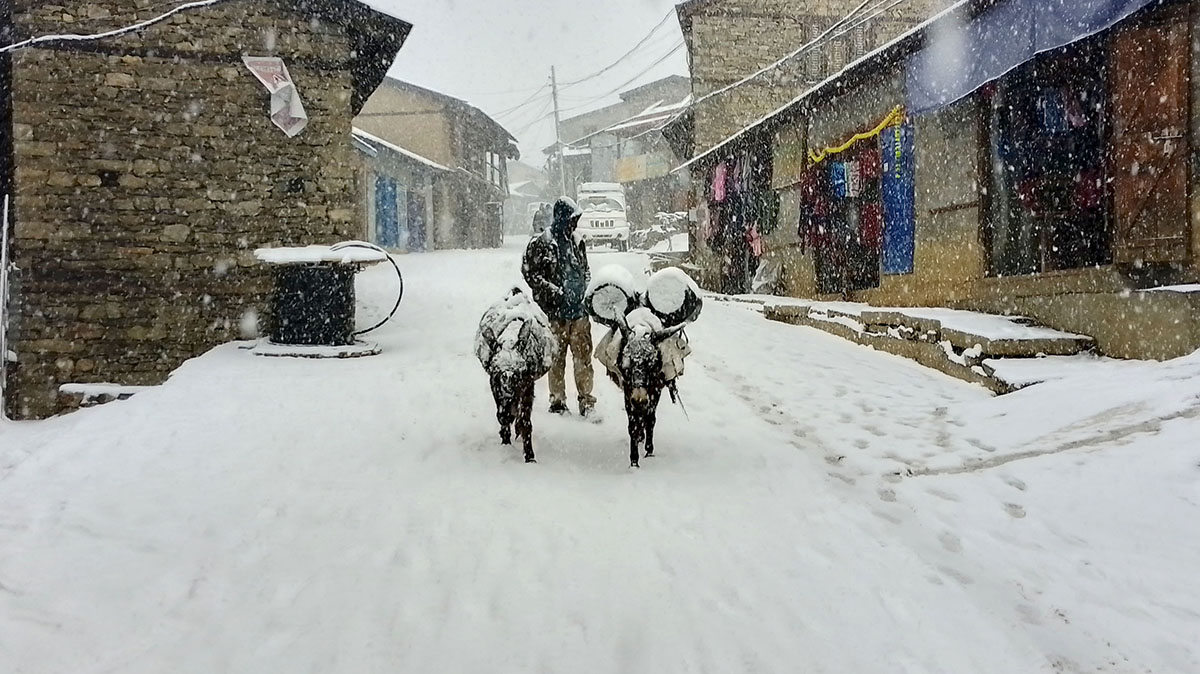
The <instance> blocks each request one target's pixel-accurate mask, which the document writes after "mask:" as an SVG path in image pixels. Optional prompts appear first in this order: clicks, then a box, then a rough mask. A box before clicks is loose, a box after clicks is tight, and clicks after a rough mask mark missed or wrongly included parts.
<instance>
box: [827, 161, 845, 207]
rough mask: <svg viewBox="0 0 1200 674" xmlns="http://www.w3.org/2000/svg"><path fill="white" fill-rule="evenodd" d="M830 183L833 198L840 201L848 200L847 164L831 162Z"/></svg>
mask: <svg viewBox="0 0 1200 674" xmlns="http://www.w3.org/2000/svg"><path fill="white" fill-rule="evenodd" d="M829 183H830V186H831V187H832V188H833V196H834V197H836V198H838V199H845V198H846V188H847V185H846V163H845V162H840V161H831V162H829Z"/></svg>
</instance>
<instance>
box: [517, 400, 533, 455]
mask: <svg viewBox="0 0 1200 674" xmlns="http://www.w3.org/2000/svg"><path fill="white" fill-rule="evenodd" d="M517 405H518V406H519V408H520V411H519V413H518V414H517V435H519V436H521V438H522V441H523V442H522V444H523V446H524V448H525V463H535V462H536V459H534V458H533V382H529V383H528V384H527V385H526V386H525V389H524V390H523V391H522V392H521V396H520V399H519V400H518V401H517Z"/></svg>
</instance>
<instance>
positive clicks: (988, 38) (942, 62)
mask: <svg viewBox="0 0 1200 674" xmlns="http://www.w3.org/2000/svg"><path fill="white" fill-rule="evenodd" d="M1157 1H1158V0H1000V2H998V3H997V4H996V5H994V6H992V7H991V8H989V9H988V10H986V11H984V12H983V13H981V14H980V15H979V16H977V17H975V18H974V19H971V20H970V21H969V22H966V23H963V22H962V21H961V20H958V19H957V18H956V17H955V16H954V15H951V16H947V17H945V18H944V19H942V20H941V21H938V22H937V23H935V24H934V25H933V26H931V27H930V29H929V31H930V32H929V36H930V37H929V40H928V42H927V46H926V47H925V48H924V49H922V50H921V51H919V52H917V53H916V54H914V55H913V56H912V57H911V58H910V59H909V61H908V67H907V74H906V78H907V85H908V86H907V104H908V111H909V112H910V113H913V114H920V113H923V112H930V111H933V110H937V109H938V108H942V107H944V106H947V105H950V104H951V103H954V102H955V101H958V100H960V99H962V98H963V97H965V96H967V95H968V94H970V93H971V92H973V91H975V90H976V89H978V88H979V87H982V86H983V85H985V84H987V83H988V82H991V81H993V80H995V79H997V78H999V77H1001V76H1002V75H1004V74H1006V73H1008V72H1009V71H1011V70H1013V69H1014V68H1016V67H1017V66H1019V65H1021V64H1022V63H1025V62H1027V61H1029V60H1031V59H1033V57H1034V56H1036V55H1038V54H1040V53H1042V52H1047V51H1050V50H1053V49H1058V48H1059V47H1063V46H1066V45H1068V44H1071V43H1072V42H1077V41H1079V40H1082V39H1083V38H1085V37H1088V36H1091V35H1095V34H1096V33H1099V32H1101V31H1103V30H1106V29H1108V28H1111V27H1112V26H1114V25H1116V24H1117V23H1119V22H1120V21H1122V20H1124V19H1126V18H1128V17H1129V16H1130V15H1131V14H1133V13H1134V12H1136V11H1138V10H1139V9H1141V8H1143V7H1145V6H1147V5H1150V4H1152V3H1154V2H1157Z"/></svg>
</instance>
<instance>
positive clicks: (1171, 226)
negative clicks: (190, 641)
mask: <svg viewBox="0 0 1200 674" xmlns="http://www.w3.org/2000/svg"><path fill="white" fill-rule="evenodd" d="M125 4H127V3H124V4H123V3H120V2H118V1H117V0H90V1H89V2H87V3H86V4H84V5H83V6H82V9H80V10H78V11H72V10H66V9H64V8H63V7H61V6H58V5H47V4H45V3H36V2H30V1H27V0H18V1H17V2H14V3H5V5H4V7H3V8H2V9H0V12H2V13H0V22H2V23H0V34H3V35H4V36H5V38H4V39H5V41H6V43H7V42H11V41H15V40H19V39H22V38H26V37H30V36H36V35H45V34H54V33H55V31H57V30H60V29H61V27H62V26H63V25H65V24H73V23H76V22H79V23H80V25H83V24H86V26H87V28H88V30H92V31H102V30H105V29H107V28H115V27H117V26H119V25H124V23H123V22H124V21H127V20H128V19H129V18H130V16H131V11H132V12H133V13H134V14H135V15H136V17H135V18H136V19H138V20H144V19H149V18H152V17H154V16H156V11H155V10H153V9H145V8H143V9H139V10H136V11H134V10H130V9H128V8H127V7H125ZM142 4H143V5H144V4H145V3H142ZM858 4H859V3H858V2H857V0H780V1H778V2H771V3H763V2H759V1H757V0H687V1H686V2H682V3H681V4H679V5H678V7H677V14H678V21H679V25H680V28H681V31H682V34H683V38H684V42H685V44H686V46H687V52H688V62H689V67H690V78H688V77H682V76H673V77H668V78H665V79H662V80H658V81H655V82H652V83H649V84H646V85H643V86H640V87H637V88H635V89H631V90H628V91H625V92H623V93H622V94H621V95H620V98H621V102H620V103H618V104H614V105H611V106H606V107H604V108H601V109H599V110H594V111H591V112H588V113H584V114H577V115H575V116H573V117H570V118H567V119H565V120H564V121H563V123H562V125H561V127H560V129H559V136H560V138H561V141H562V143H563V144H564V145H563V147H562V152H561V154H560V153H558V152H557V151H555V152H551V154H552V155H554V156H555V157H557V156H561V157H562V160H563V165H562V166H561V167H560V166H559V165H557V164H556V163H554V160H553V159H552V162H551V164H550V165H549V166H548V169H549V170H548V171H547V172H546V173H545V174H544V180H545V182H546V183H548V185H549V186H548V187H547V188H545V189H546V190H547V191H548V192H551V193H557V192H558V191H559V187H558V184H559V182H560V181H562V180H563V177H564V176H565V178H566V180H565V182H566V191H567V193H568V194H570V193H572V192H573V190H574V188H575V186H576V185H577V184H578V183H580V182H586V181H591V180H597V181H606V182H607V181H612V182H620V183H622V185H624V187H625V189H626V192H627V195H628V201H629V209H630V214H631V220H633V221H635V222H642V223H643V224H644V223H645V222H646V221H648V219H649V218H652V217H653V216H654V214H655V213H656V212H658V211H683V210H687V211H689V212H690V214H691V223H690V228H689V238H690V246H689V250H690V252H689V253H688V255H689V258H688V259H687V260H686V262H682V264H684V265H685V266H686V268H687V269H688V270H689V271H690V272H691V273H693V274H694V275H695V276H696V277H697V280H698V281H700V282H701V284H702V285H703V286H704V287H705V288H707V289H709V290H711V291H714V292H718V293H724V294H728V295H741V294H745V293H749V292H751V291H752V290H754V289H756V288H757V289H759V290H761V291H763V292H771V293H774V294H778V295H784V296H791V297H796V298H806V299H809V300H813V301H825V300H839V301H846V300H848V301H852V302H856V303H868V304H870V305H874V306H876V307H949V308H960V309H970V310H975V311H986V312H994V313H1002V314H1018V315H1022V316H1027V317H1030V318H1031V319H1034V320H1036V321H1038V322H1040V323H1042V324H1044V325H1046V326H1049V327H1052V328H1057V329H1059V330H1064V331H1067V332H1070V333H1075V334H1078V335H1085V336H1088V337H1090V338H1092V339H1093V340H1094V346H1095V348H1096V350H1097V351H1098V352H1099V353H1101V354H1104V355H1109V356H1114V357H1122V358H1158V359H1161V358H1169V357H1174V356H1179V355H1183V354H1186V353H1190V352H1191V351H1193V350H1195V349H1197V348H1200V293H1194V292H1187V290H1189V289H1190V288H1189V285H1188V284H1196V283H1198V282H1200V190H1198V189H1197V188H1198V187H1200V185H1198V181H1200V170H1198V169H1200V165H1197V161H1196V158H1197V157H1200V153H1198V152H1197V150H1196V148H1197V147H1200V101H1197V100H1196V98H1197V96H1200V59H1198V56H1197V51H1198V47H1197V45H1196V44H1195V40H1194V36H1195V35H1200V26H1198V25H1197V23H1198V22H1200V15H1198V12H1197V11H1196V9H1195V7H1194V6H1193V4H1194V3H1190V2H1187V1H1186V0H1079V1H1078V2H1072V3H1046V2H1041V1H1040V0H960V1H959V2H950V0H911V1H909V2H905V3H900V4H889V5H887V6H886V7H885V8H883V9H881V10H880V11H877V12H874V13H871V14H869V15H867V16H861V17H859V18H858V19H856V20H854V21H851V22H842V21H840V20H841V19H842V18H843V17H845V16H847V15H848V14H850V13H851V12H852V10H854V9H855V7H856V6H858ZM118 16H120V17H121V19H120V20H118V19H117V18H115V17H118ZM411 29H412V26H411V25H410V24H408V23H407V22H405V21H403V20H402V19H400V18H397V17H394V16H389V15H388V14H386V13H382V12H380V11H378V10H375V9H372V8H370V7H368V6H367V5H366V4H363V3H361V2H358V1H357V0H318V1H316V2H311V1H305V0H271V1H269V2H252V1H251V0H229V1H228V2H224V3H219V4H217V5H214V6H212V7H209V8H207V9H206V10H205V11H203V12H193V13H181V14H178V15H176V16H172V17H171V18H169V19H167V20H165V21H163V22H161V23H157V24H154V25H153V26H151V27H149V28H146V29H144V30H141V31H138V32H134V33H128V34H123V35H120V36H117V37H112V38H107V39H102V40H97V41H87V42H70V41H51V42H46V43H42V44H39V45H37V46H36V47H32V48H28V49H23V50H20V51H16V52H14V53H12V54H11V55H4V56H2V57H0V58H2V60H0V89H8V90H10V91H11V96H10V97H9V98H8V105H5V106H0V183H2V186H3V188H4V189H3V192H4V193H5V194H8V195H9V196H10V197H11V202H10V207H9V211H8V216H9V222H10V225H11V227H10V229H9V238H8V241H7V244H8V248H9V250H10V252H11V259H12V262H13V263H14V267H13V273H12V275H11V279H10V289H9V299H8V306H7V314H6V315H7V323H8V324H7V332H6V333H5V334H6V337H7V351H9V352H11V353H8V354H5V353H0V356H2V357H3V358H0V362H3V363H4V368H3V380H4V382H5V391H6V395H5V400H6V403H7V410H6V411H7V413H8V414H9V415H10V416H11V417H14V418H37V417H45V416H49V415H51V414H54V413H55V412H57V411H59V410H60V409H61V404H62V400H61V399H60V395H59V392H60V387H61V386H62V385H64V384H69V383H95V382H115V383H118V384H120V385H123V386H136V385H153V384H158V383H161V382H162V381H164V380H165V378H166V377H167V375H168V374H169V373H170V372H171V371H172V370H173V369H175V368H176V367H178V366H179V364H180V363H182V362H183V361H184V360H186V359H188V358H191V357H193V356H196V355H199V354H200V353H203V352H204V351H205V350H207V349H209V348H211V347H212V346H214V345H217V344H220V343H224V342H228V341H230V340H234V339H238V338H240V337H242V336H243V334H244V332H245V329H246V327H247V325H246V323H247V317H250V318H251V319H252V318H253V317H255V316H256V315H260V314H258V313H256V312H262V310H263V307H264V305H265V304H266V302H265V299H266V294H267V292H268V290H269V287H270V283H269V281H270V276H269V274H268V273H267V270H265V269H264V268H262V266H261V265H259V264H258V263H256V261H255V259H254V255H253V251H254V250H255V249H256V248H258V247H264V246H279V245H305V244H311V243H332V242H336V241H342V240H352V239H366V240H369V241H373V242H376V243H377V244H379V245H381V246H383V247H385V248H387V249H389V250H390V251H393V252H397V253H413V252H421V251H428V250H436V249H445V248H477V247H490V246H498V245H500V244H501V242H502V240H503V235H504V231H505V228H506V226H507V228H508V229H509V231H517V232H520V231H523V230H522V222H525V223H527V222H528V219H529V218H528V216H529V213H528V210H527V209H528V208H529V207H535V208H536V206H537V204H538V203H540V202H539V199H540V198H542V197H543V195H544V194H545V192H543V188H542V187H541V186H540V184H541V179H539V177H538V175H537V173H536V172H531V173H527V174H526V175H524V176H523V177H522V179H521V180H519V181H510V178H509V170H510V166H513V165H516V160H518V159H519V152H518V151H517V148H516V140H515V139H514V138H513V136H512V134H510V133H509V132H508V131H507V130H506V129H505V128H504V127H503V126H502V125H501V124H500V123H498V122H497V121H495V120H494V119H492V118H491V117H490V116H488V115H487V114H486V113H484V112H482V111H481V110H479V109H478V108H476V107H474V106H472V105H471V104H470V103H468V102H466V101H463V100H460V99H457V98H454V97H451V96H447V95H445V94H441V93H438V92H436V91H432V90H430V89H426V88H424V87H420V86H417V85H414V84H411V83H408V82H404V81H401V80H398V79H394V78H391V77H387V76H386V71H387V70H388V68H389V67H390V66H391V64H392V63H393V61H394V59H395V56H396V54H397V53H398V51H399V50H400V49H401V47H402V46H403V44H404V42H405V40H406V38H407V36H408V34H409V32H410V30H411ZM806 45H807V46H806ZM955 45H958V46H960V47H962V48H955ZM248 58H249V60H247V59H248ZM272 59H279V60H272ZM281 82H282V83H283V86H282V87H281V86H280V83H281ZM292 85H294V86H292ZM1147 89H1153V90H1154V91H1158V92H1162V93H1161V95H1160V96H1155V97H1147V96H1144V95H1143V92H1144V91H1146V90H1147ZM272 92H274V93H272ZM292 93H295V94H298V95H299V99H298V101H302V103H303V110H301V109H300V108H299V107H296V106H297V104H298V101H297V99H295V97H294V96H292ZM278 101H284V102H285V103H287V105H285V106H284V110H283V112H282V113H280V114H278V115H276V116H275V117H274V118H273V117H272V116H271V113H270V109H271V106H272V105H273V102H278ZM557 149H558V148H557V147H554V148H550V150H557ZM510 182H513V183H515V184H513V185H510ZM506 203H507V207H506ZM506 208H507V211H506ZM514 209H516V210H524V211H525V212H521V213H517V212H514ZM506 220H507V224H506ZM756 278H757V280H758V283H756V282H755V281H756ZM765 279H770V282H769V283H767V282H765V281H764V280H765ZM1194 287H1195V286H1192V288H1194ZM261 318H262V320H264V321H269V320H270V317H269V316H267V315H265V312H264V313H263V314H262V315H261ZM249 322H250V326H249V327H250V328H251V329H253V328H254V327H255V326H254V320H250V321H249ZM10 356H11V357H10Z"/></svg>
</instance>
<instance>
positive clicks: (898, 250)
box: [879, 122, 917, 274]
mask: <svg viewBox="0 0 1200 674" xmlns="http://www.w3.org/2000/svg"><path fill="white" fill-rule="evenodd" d="M879 150H880V155H881V156H882V158H883V162H882V164H883V166H882V168H883V175H882V176H881V178H880V188H881V191H882V193H883V255H882V257H883V273H885V274H911V273H913V266H914V264H913V257H914V254H915V251H916V226H917V223H916V188H915V181H914V175H913V172H914V163H915V162H914V160H913V128H912V123H911V122H905V123H903V124H897V125H895V126H892V127H890V128H888V129H885V130H884V132H883V133H882V134H880V136H879Z"/></svg>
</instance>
